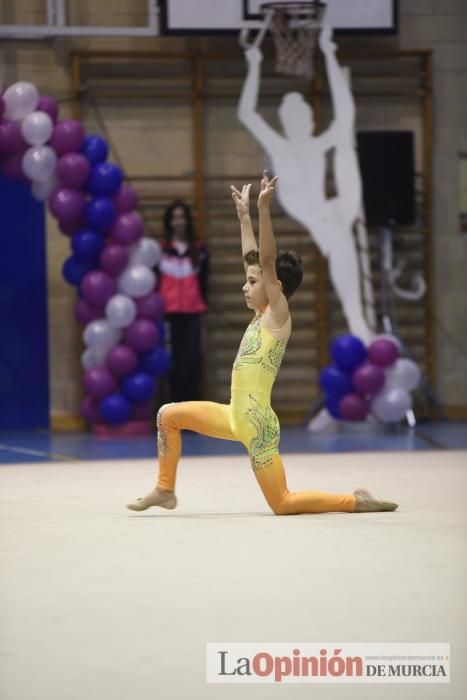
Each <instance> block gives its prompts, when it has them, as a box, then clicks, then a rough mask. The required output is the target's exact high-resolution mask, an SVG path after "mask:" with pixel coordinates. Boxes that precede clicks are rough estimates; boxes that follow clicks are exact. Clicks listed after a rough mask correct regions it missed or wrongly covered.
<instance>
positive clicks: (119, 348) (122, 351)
mask: <svg viewBox="0 0 467 700" xmlns="http://www.w3.org/2000/svg"><path fill="white" fill-rule="evenodd" d="M137 365H138V355H137V354H136V353H135V351H134V350H132V349H131V348H129V347H128V346H127V345H116V346H115V347H114V348H112V350H111V351H110V352H109V354H108V355H107V367H108V368H109V370H110V371H111V372H113V374H116V375H117V376H119V377H122V376H123V375H125V374H130V372H133V370H135V369H136V367H137Z"/></svg>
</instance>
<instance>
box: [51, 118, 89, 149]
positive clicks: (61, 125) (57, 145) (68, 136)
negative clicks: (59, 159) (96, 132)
mask: <svg viewBox="0 0 467 700" xmlns="http://www.w3.org/2000/svg"><path fill="white" fill-rule="evenodd" d="M83 141H84V127H83V125H82V124H81V123H80V122H78V121H76V120H75V119H64V120H63V121H61V122H58V124H57V125H56V126H55V127H54V130H53V132H52V136H51V138H50V141H49V143H50V145H51V146H52V148H53V149H54V150H55V152H56V154H57V155H58V156H61V155H63V154H64V153H70V152H71V151H79V148H80V146H81V144H82V143H83Z"/></svg>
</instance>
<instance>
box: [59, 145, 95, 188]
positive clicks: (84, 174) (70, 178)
mask: <svg viewBox="0 0 467 700" xmlns="http://www.w3.org/2000/svg"><path fill="white" fill-rule="evenodd" d="M90 172H91V166H90V165H89V161H88V159H87V158H85V157H84V156H83V155H81V153H65V155H64V156H61V158H59V160H58V163H57V175H58V177H59V178H60V180H61V182H62V184H63V185H64V187H71V188H74V189H79V188H80V187H82V185H83V183H84V181H85V180H86V179H87V178H88V177H89V173H90Z"/></svg>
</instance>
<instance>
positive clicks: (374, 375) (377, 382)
mask: <svg viewBox="0 0 467 700" xmlns="http://www.w3.org/2000/svg"><path fill="white" fill-rule="evenodd" d="M384 380H385V374H384V370H383V369H381V367H378V366H377V365H373V364H372V363H371V362H364V363H363V365H360V367H357V369H356V370H355V371H354V372H353V374H352V384H353V385H354V387H355V389H356V390H357V392H358V393H359V394H362V395H363V396H365V395H370V396H374V395H375V394H377V393H378V391H380V390H381V389H382V388H383V386H384Z"/></svg>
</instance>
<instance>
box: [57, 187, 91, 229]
mask: <svg viewBox="0 0 467 700" xmlns="http://www.w3.org/2000/svg"><path fill="white" fill-rule="evenodd" d="M85 205H86V199H85V197H84V195H83V193H82V192H79V191H78V190H72V189H68V188H62V189H59V190H55V191H54V192H52V194H51V195H50V197H49V207H50V211H51V212H52V214H53V215H54V216H55V217H57V219H60V222H61V223H64V224H68V223H70V221H73V220H76V219H79V218H80V216H81V215H82V213H83V211H84V207H85Z"/></svg>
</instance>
